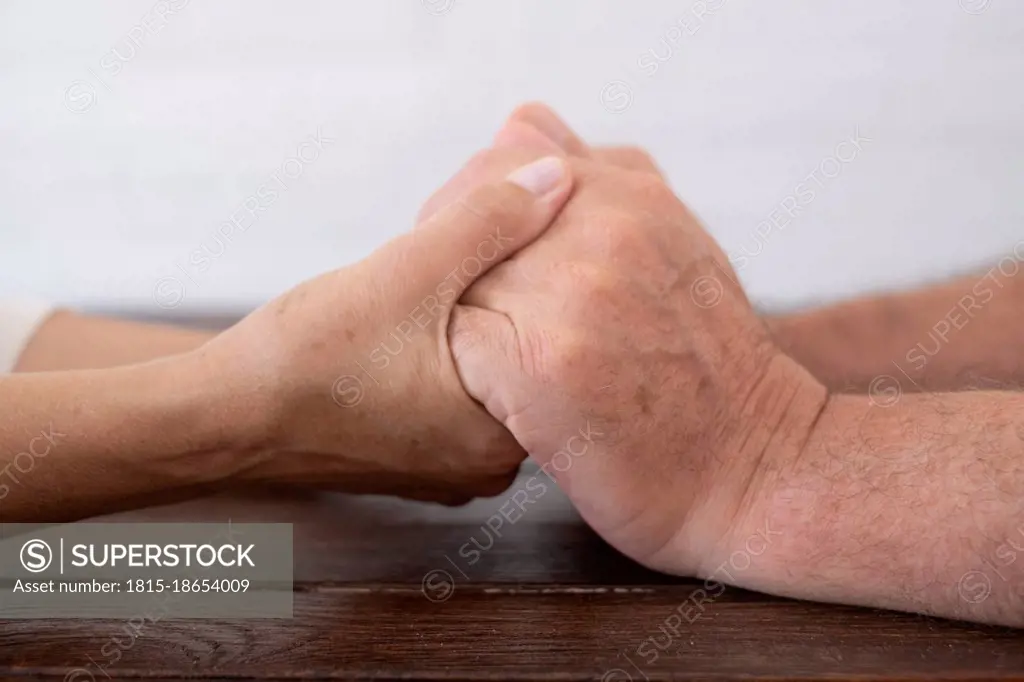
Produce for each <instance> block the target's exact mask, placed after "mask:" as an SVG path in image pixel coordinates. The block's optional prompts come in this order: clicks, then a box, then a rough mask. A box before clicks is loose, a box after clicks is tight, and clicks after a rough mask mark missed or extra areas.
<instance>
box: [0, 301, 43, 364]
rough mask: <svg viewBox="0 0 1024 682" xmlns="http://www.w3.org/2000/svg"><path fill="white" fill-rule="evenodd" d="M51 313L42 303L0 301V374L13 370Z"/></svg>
mask: <svg viewBox="0 0 1024 682" xmlns="http://www.w3.org/2000/svg"><path fill="white" fill-rule="evenodd" d="M53 312H54V307H53V306H52V305H50V304H49V303H44V302H42V301H27V300H19V301H4V300H0V374H7V373H8V372H10V371H11V370H12V369H14V365H15V364H16V363H17V362H18V358H19V357H20V356H21V352H22V351H23V350H25V346H26V345H28V341H29V339H31V338H32V336H33V335H34V334H35V333H36V330H37V329H39V326H40V325H41V324H42V323H43V322H44V321H45V320H46V318H48V317H49V316H50V315H51V314H52V313H53Z"/></svg>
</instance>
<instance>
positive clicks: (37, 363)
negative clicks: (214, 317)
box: [0, 310, 214, 372]
mask: <svg viewBox="0 0 1024 682" xmlns="http://www.w3.org/2000/svg"><path fill="white" fill-rule="evenodd" d="M0 323H2V322H0ZM213 336H214V334H213V333H212V332H206V331H202V330H197V329H189V328H186V327H177V326H172V325H165V324H147V323H142V322H129V321H127V320H119V319H114V318H109V317H99V316H94V315H82V314H79V313H75V312H71V311H67V310H60V311H57V312H56V313H54V314H53V315H50V316H49V317H48V318H47V319H46V320H45V321H44V322H43V323H42V324H41V325H40V326H39V328H38V329H37V330H36V332H35V334H33V336H32V337H31V338H30V339H29V341H28V343H27V344H26V346H25V348H24V350H23V351H22V352H21V355H20V356H19V358H18V361H17V363H16V364H15V366H14V371H15V372H54V371H64V370H77V369H100V368H103V367H118V366H121V365H131V364H135V363H140V362H147V361H149V360H154V359H156V358H161V357H166V356H168V355H177V354H178V353H185V352H188V351H190V350H194V349H196V348H198V347H199V346H201V345H203V344H204V343H206V342H207V341H209V340H210V339H211V338H213Z"/></svg>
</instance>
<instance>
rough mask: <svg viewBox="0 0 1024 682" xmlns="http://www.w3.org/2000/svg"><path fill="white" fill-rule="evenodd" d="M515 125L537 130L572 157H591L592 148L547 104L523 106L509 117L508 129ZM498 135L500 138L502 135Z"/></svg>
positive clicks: (538, 103)
mask: <svg viewBox="0 0 1024 682" xmlns="http://www.w3.org/2000/svg"><path fill="white" fill-rule="evenodd" d="M513 123H525V124H526V125H529V126H532V127H533V128H536V129H537V130H539V131H540V132H541V133H543V134H544V135H545V136H546V137H547V138H548V139H549V140H551V141H552V142H554V143H555V144H557V145H558V146H559V147H560V148H561V149H562V150H563V151H564V152H565V153H566V154H569V155H570V156H582V157H589V156H590V147H588V146H587V143H586V142H584V141H583V140H582V138H580V136H579V135H577V134H576V133H575V132H574V131H573V129H572V128H570V127H569V126H568V124H567V123H566V122H565V121H563V120H562V119H561V118H559V116H558V114H556V113H555V112H554V110H553V109H551V107H549V106H547V105H546V104H541V103H540V102H528V103H526V104H521V105H520V106H518V107H517V108H516V110H515V111H513V112H512V115H511V116H509V118H508V124H506V127H508V125H510V124H513ZM503 130H504V129H503ZM498 135H499V137H500V136H501V133H498ZM495 142H497V139H496V140H495Z"/></svg>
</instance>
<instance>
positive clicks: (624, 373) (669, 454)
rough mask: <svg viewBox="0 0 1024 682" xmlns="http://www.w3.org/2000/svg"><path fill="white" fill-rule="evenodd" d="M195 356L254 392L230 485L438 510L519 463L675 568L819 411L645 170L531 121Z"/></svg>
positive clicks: (801, 375) (693, 564) (635, 158)
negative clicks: (417, 206) (380, 498)
mask: <svg viewBox="0 0 1024 682" xmlns="http://www.w3.org/2000/svg"><path fill="white" fill-rule="evenodd" d="M538 159H539V160H538ZM517 169H519V170H517ZM570 194H571V196H570ZM549 224H550V225H549ZM695 283H698V284H699V283H703V284H704V286H711V287H712V289H713V291H714V292H716V296H717V299H718V300H715V301H713V303H714V304H713V305H708V302H707V301H706V300H703V299H702V298H700V297H699V296H697V295H696V294H697V292H696V290H695V288H694V287H695ZM353 294H355V295H353ZM197 357H198V358H199V359H200V360H201V361H202V362H204V363H206V365H207V366H208V367H218V368H221V371H222V370H223V368H224V367H230V368H232V369H231V371H230V372H228V373H227V375H228V376H230V377H231V380H232V381H234V382H236V383H237V384H238V390H239V391H240V392H241V393H244V394H247V395H252V396H259V397H258V398H254V400H257V401H259V402H260V407H259V409H256V410H254V412H253V414H255V415H259V416H260V419H261V424H263V425H264V426H262V427H261V425H260V424H255V423H254V424H251V425H250V428H249V429H248V433H252V434H259V435H258V437H256V438H255V439H254V441H253V443H252V445H251V447H252V449H253V450H255V451H258V452H260V453H263V454H262V455H261V456H260V458H259V460H258V461H257V462H255V463H254V464H253V465H252V466H250V467H248V468H246V469H245V471H244V472H243V473H242V474H241V476H242V477H243V478H245V479H249V480H263V481H276V482H280V481H291V482H295V483H301V484H307V485H308V484H313V485H322V486H327V487H332V488H341V489H344V490H348V491H356V492H370V493H387V494H399V495H404V496H408V497H413V498H418V499H428V500H435V501H441V502H446V503H458V502H464V501H466V500H468V499H470V498H472V497H474V496H478V495H493V494H497V493H498V492H500V491H502V490H503V489H505V488H506V487H507V486H508V485H509V483H510V482H511V480H512V479H513V478H514V476H515V473H516V471H517V469H518V466H519V464H520V463H521V461H522V459H523V458H524V457H525V456H526V455H527V453H529V455H530V456H531V457H533V458H534V459H535V460H537V461H538V462H539V463H540V464H541V465H542V467H544V470H545V471H546V472H548V473H549V474H551V475H552V476H553V477H554V478H555V479H556V480H557V481H558V483H559V484H560V486H561V487H562V488H563V489H564V490H565V491H566V493H567V494H568V495H569V497H570V498H571V499H572V501H573V502H574V503H575V505H576V506H577V507H578V509H579V510H580V512H581V514H582V515H583V517H584V518H585V519H586V520H587V521H588V522H589V523H590V524H591V525H592V526H593V527H594V528H595V529H596V530H597V531H598V532H599V533H600V534H601V535H602V536H603V537H605V539H606V540H608V541H609V542H610V543H611V544H613V545H614V546H616V547H617V548H618V549H620V550H621V551H623V552H624V553H626V554H627V555H629V556H631V557H633V558H635V559H637V560H639V561H641V562H643V563H645V564H647V565H649V566H652V567H655V568H659V569H663V570H672V571H673V572H688V573H693V572H699V571H701V570H703V567H702V565H701V564H703V563H704V562H713V561H715V559H716V557H718V556H720V555H721V554H722V553H723V552H726V553H727V552H728V551H730V547H731V543H732V542H733V538H732V537H731V529H732V528H733V527H734V526H735V524H736V522H737V520H738V519H739V517H740V516H741V515H742V514H744V513H745V512H746V509H747V506H748V505H749V504H750V501H751V499H753V498H754V497H756V496H755V495H754V492H755V491H757V490H758V489H759V487H760V486H763V485H765V483H766V482H765V481H764V480H763V479H764V471H766V470H770V469H771V467H772V466H775V462H776V461H779V462H780V464H779V465H780V466H781V460H782V458H784V457H786V456H788V454H789V452H790V445H791V444H792V443H794V442H798V441H799V439H800V438H801V429H804V428H809V425H810V424H811V422H813V420H814V418H815V415H816V414H817V412H818V411H820V409H821V407H822V405H823V403H824V400H825V391H824V389H823V387H822V386H821V385H820V384H818V383H817V382H816V381H815V380H814V379H813V378H811V376H810V375H809V374H807V373H806V372H805V371H803V370H802V369H801V368H800V367H799V366H798V365H797V364H796V363H794V362H793V361H791V360H789V359H788V358H787V357H785V356H784V355H783V354H782V353H781V352H779V351H778V349H777V348H775V346H774V345H773V343H772V342H771V340H770V338H769V336H768V334H767V332H766V330H765V328H764V327H763V325H762V323H761V322H760V321H759V320H758V319H757V317H756V316H755V315H754V313H753V311H752V309H751V307H750V305H749V303H748V301H747V300H746V298H745V296H744V294H743V292H742V290H741V289H740V287H739V286H738V285H737V284H736V283H735V276H734V275H733V274H732V273H731V270H730V268H729V263H728V259H727V258H726V257H725V256H724V254H723V253H722V251H721V250H720V249H719V248H718V246H717V245H716V244H715V243H714V241H713V240H712V239H711V238H710V237H709V236H708V234H707V233H706V232H705V231H704V230H703V229H702V228H701V227H700V225H699V224H698V223H697V221H696V220H695V219H694V218H693V216H692V215H691V214H690V213H689V212H688V211H687V209H686V207H685V206H684V205H683V204H682V203H681V202H680V201H679V200H678V199H677V198H676V197H675V196H674V195H673V193H672V192H671V190H670V189H669V188H668V187H667V185H666V184H665V182H664V181H663V179H662V178H661V177H660V175H659V174H658V172H657V170H656V168H655V167H654V166H653V164H651V162H650V161H649V160H648V159H647V158H646V157H645V156H644V155H643V154H642V153H640V152H635V151H630V150H590V149H589V148H588V147H587V146H586V145H585V144H584V143H583V142H582V141H580V140H579V139H578V138H577V137H576V136H575V135H574V134H573V133H572V132H571V131H570V130H569V129H568V128H566V127H565V126H564V124H562V123H561V121H559V120H558V119H557V118H556V117H555V116H554V114H553V113H552V112H550V110H548V109H546V108H544V107H541V106H539V105H528V106H526V107H523V108H521V109H520V110H518V111H517V112H516V113H515V114H514V115H513V116H512V118H511V119H510V120H509V121H508V123H507V124H506V126H505V127H504V128H503V129H502V131H501V132H500V133H499V134H498V136H497V137H496V139H495V143H494V146H493V147H492V148H490V149H488V150H486V151H484V152H482V153H480V154H478V155H477V156H475V157H474V158H473V159H472V160H471V161H470V162H469V163H468V164H467V166H466V167H465V168H464V169H463V170H462V171H460V172H459V174H458V175H456V177H454V178H453V179H452V180H451V181H449V183H448V184H446V185H445V186H444V187H443V188H442V189H441V190H440V191H439V192H438V193H437V194H435V195H434V197H432V198H431V199H430V200H429V201H428V202H427V204H426V206H424V209H423V212H422V215H421V218H420V221H419V227H417V228H416V229H415V230H413V231H412V232H410V233H408V234H406V235H403V236H401V237H399V238H397V239H396V240H394V241H392V242H391V243H389V244H387V245H385V246H384V247H382V248H381V249H380V250H378V251H377V252H376V253H374V254H373V255H371V256H370V257H369V258H368V259H366V260H365V261H363V262H361V263H358V264H357V265H355V266H352V267H350V268H345V269H343V270H339V271H337V272H334V273H330V274H327V275H324V276H322V277H320V278H318V279H315V280H312V281H310V282H307V283H306V284H303V285H302V286H300V287H298V288H297V289H295V290H293V291H291V292H289V293H288V294H286V295H285V296H283V297H281V298H279V299H277V300H276V301H273V302H272V303H270V304H269V305H268V306H266V307H265V308H263V309H262V310H260V311H257V312H256V313H254V314H253V315H251V316H250V317H248V318H247V319H245V320H244V321H243V322H242V323H240V324H239V325H237V326H236V327H235V328H233V329H231V330H229V331H228V332H226V333H225V334H222V335H221V336H219V337H217V338H216V339H214V340H213V341H212V342H211V343H209V344H207V345H206V346H205V347H204V348H202V349H201V351H200V353H198V354H197ZM332 398H333V399H332ZM266 415H272V417H271V418H269V419H267V418H266Z"/></svg>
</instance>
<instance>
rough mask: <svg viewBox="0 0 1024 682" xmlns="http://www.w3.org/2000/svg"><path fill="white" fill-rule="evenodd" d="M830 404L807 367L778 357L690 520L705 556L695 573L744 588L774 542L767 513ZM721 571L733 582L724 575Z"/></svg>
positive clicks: (732, 435)
mask: <svg viewBox="0 0 1024 682" xmlns="http://www.w3.org/2000/svg"><path fill="white" fill-rule="evenodd" d="M829 399H830V398H829V393H828V390H827V389H826V388H825V386H824V385H822V384H821V382H819V381H818V380H817V379H815V378H814V377H813V376H812V375H811V374H810V372H808V371H807V370H806V369H805V368H804V367H803V366H802V365H800V364H799V363H797V362H795V361H794V360H793V359H792V358H790V357H789V356H787V355H785V354H783V353H781V352H780V353H778V354H776V355H775V356H773V358H772V359H771V361H770V362H769V363H768V364H767V365H766V368H765V371H764V374H763V376H762V378H761V379H760V381H759V382H758V383H757V385H756V387H755V388H754V389H753V390H752V391H751V393H750V395H749V396H748V398H747V400H746V401H745V402H744V404H743V406H742V408H741V410H740V413H739V416H738V417H736V421H735V422H734V425H732V427H731V428H729V429H728V432H729V436H728V439H727V442H728V444H727V445H726V446H725V447H722V448H719V449H718V450H717V451H718V453H719V454H718V456H717V459H718V460H719V461H720V462H721V463H722V464H721V465H720V466H719V467H718V468H717V470H716V471H715V472H714V475H713V476H712V477H710V479H709V482H708V484H707V486H706V490H705V494H704V496H703V498H702V501H701V504H700V505H699V506H698V509H697V510H696V511H695V513H694V514H692V515H691V518H689V519H688V520H687V523H688V524H689V525H692V526H693V527H694V528H696V529H698V532H701V533H703V535H704V537H703V542H700V543H698V544H695V545H694V547H695V548H699V553H698V554H697V555H696V556H695V557H694V560H693V561H692V562H690V571H691V573H694V574H697V575H699V576H700V577H704V578H714V579H716V580H720V581H722V582H729V583H732V584H746V582H745V581H746V580H747V579H748V578H749V577H750V574H751V572H752V571H753V570H754V569H755V568H756V563H757V557H758V556H759V555H760V554H763V553H764V551H765V550H766V549H767V548H768V547H769V546H770V545H771V544H772V541H773V538H774V535H773V533H774V532H775V528H774V527H769V528H767V529H766V528H765V526H764V523H763V519H762V518H761V517H762V510H763V509H764V508H765V505H766V504H767V503H768V501H769V500H770V499H771V497H772V495H773V491H774V490H777V489H778V486H779V485H780V480H781V479H782V478H783V477H785V476H786V474H787V472H788V471H790V470H791V469H792V467H793V466H794V465H795V463H796V462H798V461H799V460H800V458H801V456H802V454H803V452H804V450H805V448H806V447H807V443H808V442H809V441H810V439H811V438H812V435H813V433H814V432H815V430H816V429H817V428H818V422H819V419H820V416H821V415H822V413H823V412H824V410H825V409H827V405H828V403H829ZM730 567H731V568H730ZM723 570H726V571H729V572H730V573H731V574H732V575H731V576H729V575H725V576H723V575H721V572H722V571H723ZM716 572H717V573H718V575H715V574H716Z"/></svg>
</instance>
